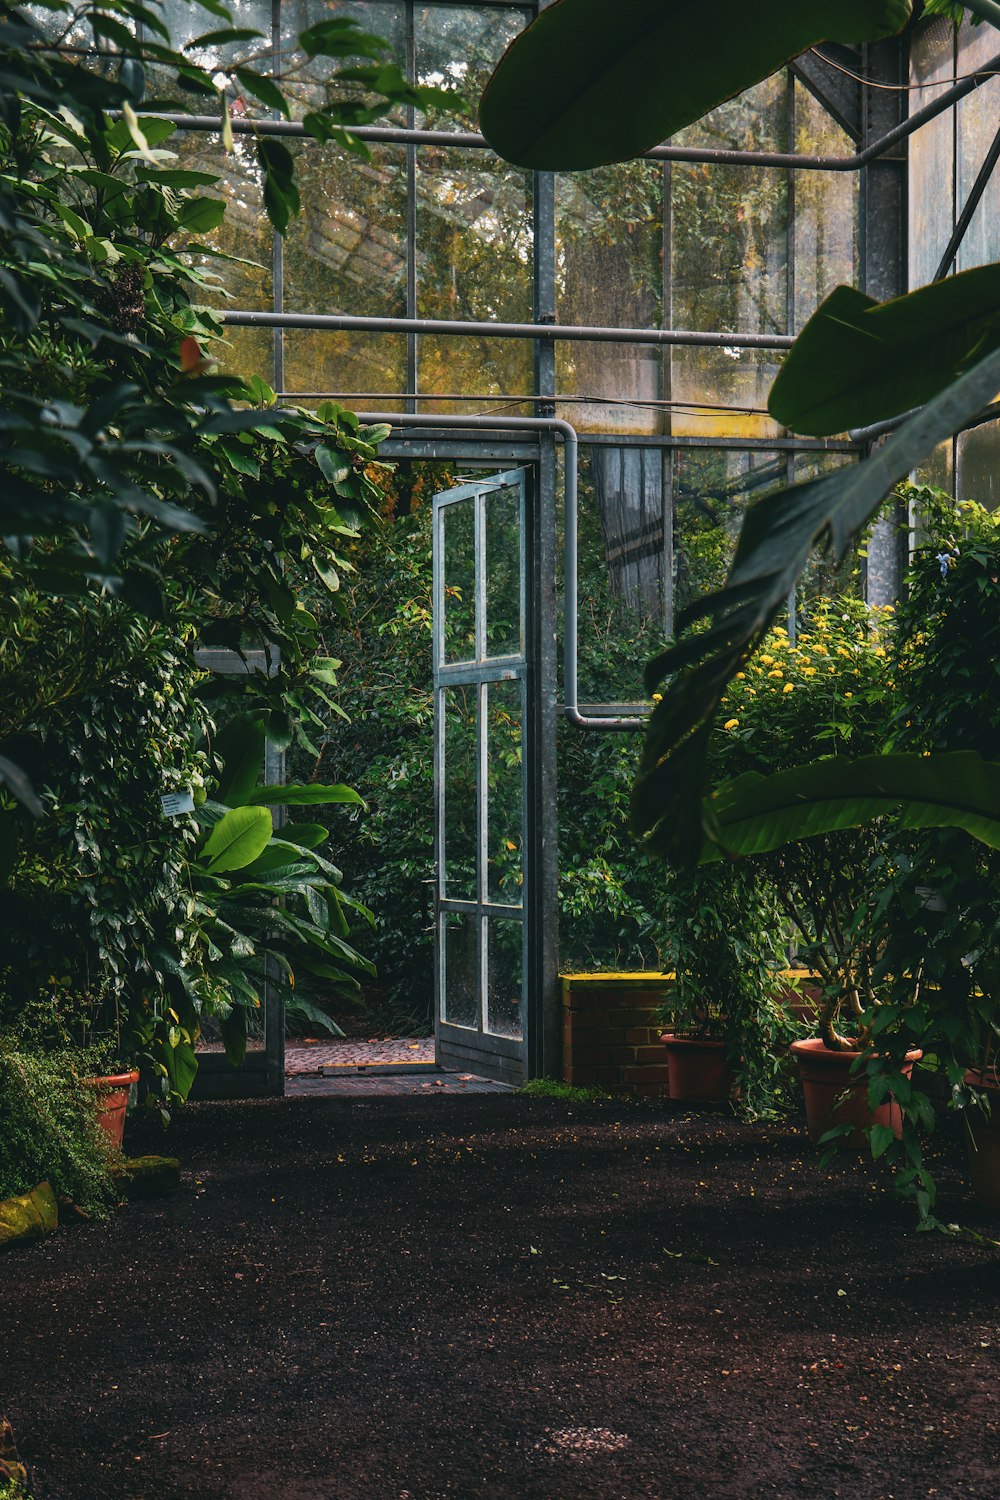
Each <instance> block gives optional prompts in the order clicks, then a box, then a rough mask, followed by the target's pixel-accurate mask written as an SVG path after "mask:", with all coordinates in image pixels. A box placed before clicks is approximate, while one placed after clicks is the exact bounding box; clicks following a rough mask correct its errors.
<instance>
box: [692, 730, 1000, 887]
mask: <svg viewBox="0 0 1000 1500" xmlns="http://www.w3.org/2000/svg"><path fill="white" fill-rule="evenodd" d="M704 815H705V824H706V830H707V832H708V835H709V838H710V839H711V841H712V842H711V843H709V844H707V845H706V847H705V850H704V852H703V854H702V863H703V864H707V863H709V862H711V861H713V860H719V859H724V858H726V857H727V855H728V856H733V855H747V854H767V853H769V852H770V851H771V850H773V849H780V848H781V847H782V845H784V844H791V843H797V842H798V841H799V840H800V839H807V838H813V837H815V836H816V835H817V834H824V833H840V832H842V831H844V830H846V829H849V828H859V827H861V826H862V825H863V824H865V823H870V822H872V820H873V819H875V818H888V819H891V820H892V822H893V823H894V824H895V825H896V826H897V827H898V828H961V829H964V830H965V832H966V833H969V834H971V835H972V837H973V838H976V839H979V841H980V842H981V843H984V844H988V845H989V847H990V848H991V849H998V848H1000V765H998V764H996V763H994V762H992V761H984V760H983V759H982V757H981V756H979V755H977V754H976V753H975V752H974V751H971V750H958V751H953V752H951V753H949V754H946V755H914V754H901V755H866V756H862V757H859V758H858V759H857V760H850V759H847V758H839V757H835V758H828V759H826V760H818V761H812V762H810V763H809V764H808V765H802V766H793V767H792V768H791V769H789V770H785V771H778V772H776V773H775V774H774V775H773V776H762V775H760V774H759V772H757V771H749V772H747V773H746V775H744V776H738V777H737V778H736V779H735V780H734V781H729V782H726V784H725V785H724V786H721V787H719V788H718V789H717V790H716V791H715V792H713V793H712V795H711V796H710V797H708V798H706V800H705V804H704Z"/></svg>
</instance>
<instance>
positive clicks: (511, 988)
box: [486, 917, 524, 1039]
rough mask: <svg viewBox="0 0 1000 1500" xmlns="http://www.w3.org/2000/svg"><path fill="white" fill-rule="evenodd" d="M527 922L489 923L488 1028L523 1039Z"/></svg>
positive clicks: (490, 1031)
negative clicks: (525, 925) (524, 943)
mask: <svg viewBox="0 0 1000 1500" xmlns="http://www.w3.org/2000/svg"><path fill="white" fill-rule="evenodd" d="M523 942H524V924H523V923H522V922H505V921H503V920H497V919H496V918H493V917H491V918H490V919H489V921H488V923H487V948H488V951H487V959H486V1030H487V1031H488V1032H489V1033H490V1034H491V1035H492V1036H506V1037H514V1038H518V1039H519V1038H520V1037H521V1036H522V1035H523V1021H522V1012H523V1008H524V994H523V992H524V978H523V975H524V959H523Z"/></svg>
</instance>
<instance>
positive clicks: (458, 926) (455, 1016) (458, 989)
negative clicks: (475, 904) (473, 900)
mask: <svg viewBox="0 0 1000 1500" xmlns="http://www.w3.org/2000/svg"><path fill="white" fill-rule="evenodd" d="M479 930H480V920H479V918H478V917H475V916H471V915H467V914H466V913H464V912H454V911H446V912H442V913H441V950H442V963H443V970H442V988H441V1019H442V1021H447V1022H449V1024H450V1025H452V1026H467V1027H468V1028H469V1029H470V1030H472V1031H478V1030H479V1015H480V1002H479V982H480V963H479V941H480V938H479Z"/></svg>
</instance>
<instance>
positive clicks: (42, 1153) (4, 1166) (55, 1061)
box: [0, 1043, 113, 1214]
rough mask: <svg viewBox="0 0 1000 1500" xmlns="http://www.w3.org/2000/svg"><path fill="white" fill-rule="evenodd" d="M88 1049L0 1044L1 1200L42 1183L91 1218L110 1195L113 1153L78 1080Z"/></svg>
mask: <svg viewBox="0 0 1000 1500" xmlns="http://www.w3.org/2000/svg"><path fill="white" fill-rule="evenodd" d="M92 1061H94V1059H93V1058H92V1057H90V1056H89V1054H88V1053H86V1052H80V1051H74V1052H66V1051H62V1052H49V1053H39V1052H29V1051H24V1050H15V1048H14V1047H11V1046H10V1045H9V1043H0V1141H2V1142H3V1151H2V1153H0V1198H13V1197H15V1196H17V1195H18V1194H19V1193H26V1192H28V1191H29V1190H30V1189H31V1188H33V1187H35V1186H36V1185H37V1184H38V1183H39V1182H49V1183H51V1185H52V1188H53V1190H54V1192H55V1193H56V1194H57V1196H58V1195H60V1194H65V1195H66V1196H67V1197H70V1198H72V1199H73V1201H74V1202H75V1203H77V1204H79V1206H80V1207H81V1208H83V1209H86V1210H87V1212H88V1213H95V1214H100V1213H102V1212H104V1210H105V1208H106V1205H107V1203H108V1202H109V1200H110V1198H111V1197H112V1196H113V1187H112V1180H111V1170H110V1169H111V1163H112V1150H111V1147H110V1146H109V1143H108V1138H107V1136H106V1135H105V1133H104V1131H103V1130H102V1129H101V1127H100V1125H99V1124H98V1121H97V1111H96V1108H95V1103H94V1094H93V1091H92V1090H91V1089H89V1088H87V1086H86V1085H85V1084H83V1083H82V1082H81V1078H83V1077H85V1076H86V1069H87V1067H88V1064H89V1063H90V1062H92Z"/></svg>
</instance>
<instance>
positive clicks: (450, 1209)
mask: <svg viewBox="0 0 1000 1500" xmlns="http://www.w3.org/2000/svg"><path fill="white" fill-rule="evenodd" d="M131 1144H132V1149H133V1150H134V1149H136V1147H142V1146H148V1145H149V1144H150V1143H149V1141H147V1140H143V1139H141V1138H140V1136H139V1135H137V1134H136V1133H135V1132H134V1133H133V1140H132V1143H131ZM158 1144H161V1145H162V1143H158ZM170 1144H171V1145H172V1146H173V1148H174V1149H175V1150H176V1152H177V1153H178V1154H180V1155H181V1156H182V1158H183V1159H184V1162H185V1167H186V1171H185V1178H184V1184H183V1186H182V1188H181V1189H180V1191H179V1192H178V1193H176V1194H175V1195H174V1196H173V1197H172V1198H170V1199H165V1200H159V1201H148V1202H139V1203H134V1204H132V1205H131V1206H129V1207H127V1208H125V1209H124V1210H123V1211H122V1212H121V1213H120V1214H119V1215H118V1216H117V1217H115V1218H114V1219H113V1220H111V1221H110V1222H108V1223H106V1224H95V1225H83V1226H79V1227H75V1228H72V1229H65V1230H63V1231H60V1233H59V1234H57V1235H55V1236H53V1237H52V1238H51V1239H49V1240H47V1241H45V1242H43V1243H40V1244H38V1245H36V1246H34V1247H30V1248H28V1249H26V1250H23V1251H19V1252H17V1253H16V1254H15V1253H11V1254H9V1255H8V1256H7V1257H6V1258H5V1259H4V1261H3V1262H2V1265H0V1307H2V1317H0V1413H5V1414H6V1415H8V1416H9V1417H10V1418H11V1420H12V1421H13V1423H14V1427H15V1431H16V1433H17V1436H18V1439H19V1442H20V1447H21V1451H22V1457H23V1458H24V1459H26V1460H27V1462H28V1463H29V1464H30V1466H31V1470H32V1477H33V1487H34V1493H35V1495H36V1496H37V1500H179V1497H185V1496H199V1497H204V1500H215V1497H220V1500H221V1497H225V1500H264V1497H267V1500H342V1497H343V1500H347V1497H352V1500H353V1497H356V1496H357V1497H364V1500H439V1497H456V1496H458V1497H463V1500H480V1497H483V1500H485V1497H489V1500H508V1497H520V1496H526V1497H532V1500H587V1497H595V1500H596V1497H600V1500H612V1497H614V1500H636V1497H644V1496H653V1497H657V1500H664V1497H667V1500H670V1497H677V1500H702V1497H706V1500H707V1497H712V1500H726V1497H737V1496H739V1497H750V1496H774V1495H778V1496H802V1495H811V1496H823V1497H837V1496H850V1497H864V1500H887V1497H894V1500H910V1497H917V1496H919V1497H924V1496H938V1497H941V1500H951V1497H956V1496H981V1497H984V1500H985V1497H989V1500H996V1497H997V1496H998V1495H1000V1467H998V1459H1000V1250H996V1249H990V1248H989V1247H984V1246H982V1245H976V1244H973V1243H970V1242H969V1241H967V1240H966V1241H956V1240H949V1239H946V1238H944V1237H943V1236H941V1235H918V1234H916V1233H915V1232H914V1228H913V1218H912V1212H911V1211H910V1210H908V1209H906V1208H904V1207H901V1206H900V1205H899V1204H898V1203H896V1202H895V1201H894V1199H893V1198H892V1196H891V1194H889V1193H887V1192H886V1190H885V1179H884V1178H879V1177H878V1176H877V1169H873V1168H872V1167H871V1166H870V1165H868V1166H864V1165H862V1164H860V1163H856V1162H847V1163H841V1164H837V1165H834V1166H832V1167H829V1168H826V1169H825V1170H819V1169H818V1168H817V1166H816V1164H815V1159H814V1156H813V1153H812V1152H811V1149H810V1148H809V1147H808V1146H807V1145H806V1144H805V1142H804V1139H803V1136H802V1133H801V1127H796V1126H795V1125H794V1122H793V1124H792V1125H788V1126H785V1125H780V1126H767V1125H763V1126H747V1125H742V1124H740V1123H737V1122H735V1121H733V1120H731V1119H728V1118H721V1117H718V1116H716V1117H706V1116H701V1117H697V1118H692V1117H685V1116H682V1115H679V1114H677V1113H671V1112H670V1110H669V1106H663V1107H656V1108H642V1107H635V1106H621V1105H617V1104H607V1105H592V1106H579V1105H573V1104H567V1103H564V1102H556V1101H552V1100H547V1099H532V1098H525V1097H521V1096H517V1095H502V1094H500V1095H485V1096H477V1097H462V1096H445V1095H441V1096H438V1097H431V1098H415V1099H400V1098H386V1099H366V1100H360V1101H346V1100H341V1099H311V1098H304V1099H286V1100H283V1101H273V1102H261V1103H254V1104H221V1105H200V1106H196V1107H191V1108H189V1109H187V1110H185V1111H183V1112H182V1113H181V1114H180V1115H179V1116H178V1118H177V1121H176V1123H175V1125H174V1126H173V1127H172V1129H171V1132H170ZM959 1164H960V1163H959V1158H958V1157H957V1156H956V1157H955V1160H954V1163H952V1164H950V1165H949V1163H948V1162H946V1163H945V1166H944V1170H943V1175H942V1182H943V1198H944V1203H943V1207H944V1211H945V1213H946V1214H947V1215H948V1216H949V1217H955V1218H958V1217H961V1218H962V1219H963V1221H964V1222H966V1223H970V1224H974V1225H976V1226H978V1227H979V1228H980V1229H981V1230H983V1231H985V1232H993V1231H996V1232H1000V1225H995V1226H991V1225H990V1221H989V1219H988V1218H986V1216H985V1215H984V1214H983V1213H982V1211H980V1210H977V1209H975V1208H974V1206H973V1205H971V1204H970V1203H969V1201H968V1200H967V1199H966V1198H964V1196H963V1190H962V1188H961V1185H960V1178H959V1174H958V1166H959Z"/></svg>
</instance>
